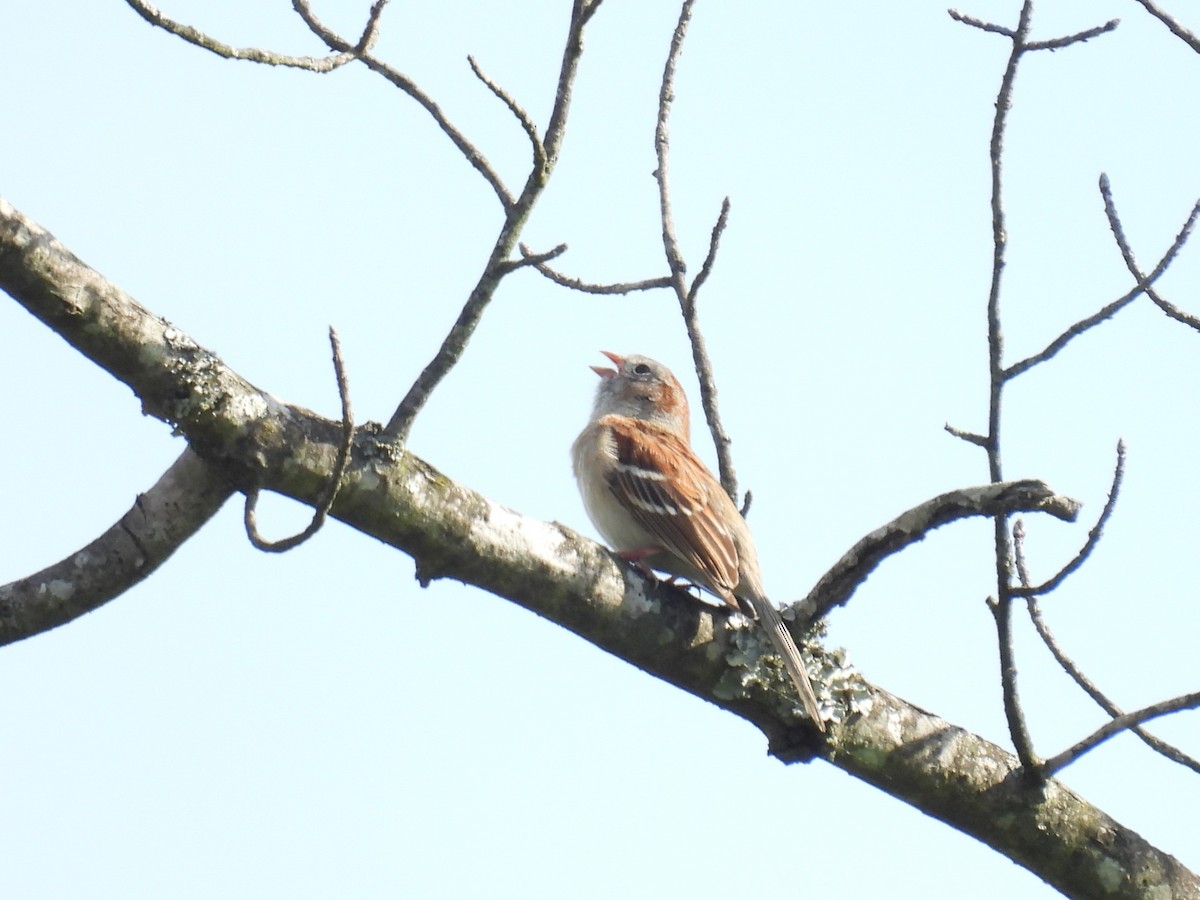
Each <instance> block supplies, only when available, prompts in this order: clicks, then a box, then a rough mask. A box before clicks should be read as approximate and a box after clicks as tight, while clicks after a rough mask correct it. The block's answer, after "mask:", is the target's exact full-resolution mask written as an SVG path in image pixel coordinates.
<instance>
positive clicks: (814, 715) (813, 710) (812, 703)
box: [754, 597, 825, 731]
mask: <svg viewBox="0 0 1200 900" xmlns="http://www.w3.org/2000/svg"><path fill="white" fill-rule="evenodd" d="M754 606H755V612H757V613H758V622H759V624H760V625H761V626H762V628H763V630H764V631H765V632H766V633H767V637H769V638H770V639H771V643H772V644H774V645H775V650H776V651H777V652H778V653H779V655H780V657H781V658H782V659H783V665H784V668H786V669H787V671H788V675H790V676H791V678H792V682H793V683H794V684H795V685H796V691H797V693H799V695H800V703H801V705H803V707H804V712H805V714H806V715H807V716H808V717H809V718H810V719H812V720H813V723H814V724H815V725H816V726H817V728H819V729H820V730H821V731H824V730H825V723H824V722H822V721H821V710H820V707H818V706H817V697H816V695H815V694H814V693H813V689H812V683H811V682H810V681H809V680H808V672H806V671H805V670H804V660H803V659H802V658H801V657H800V650H799V649H798V648H797V647H796V642H795V641H793V640H792V635H791V632H789V631H788V630H787V626H785V625H784V624H783V619H782V618H781V617H780V615H779V611H778V610H777V609H775V607H774V606H773V605H772V604H771V601H770V600H768V599H766V598H765V597H764V598H763V599H762V600H761V601H759V602H758V603H756V604H754Z"/></svg>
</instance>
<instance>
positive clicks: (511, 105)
mask: <svg viewBox="0 0 1200 900" xmlns="http://www.w3.org/2000/svg"><path fill="white" fill-rule="evenodd" d="M467 62H468V63H470V65H471V71H472V72H474V73H475V77H476V78H478V79H479V80H480V81H482V82H483V83H484V85H485V86H486V87H487V89H488V90H489V91H491V92H492V93H493V94H495V95H496V97H497V98H499V100H500V102H502V103H503V104H504V105H505V106H507V107H508V111H509V112H511V113H512V114H513V115H514V116H516V119H517V121H518V122H520V123H521V128H523V129H524V130H525V134H526V135H527V136H528V137H529V143H530V144H531V145H532V146H533V165H534V168H535V169H539V170H541V169H544V168H545V167H546V148H545V147H544V146H543V145H542V138H541V135H539V134H538V129H537V125H535V124H534V122H533V119H531V118H530V117H529V113H527V112H525V109H524V107H522V106H521V104H520V103H518V102H517V101H516V100H515V99H514V98H513V96H512V95H511V94H509V93H508V91H506V90H505V89H504V88H502V87H500V85H498V84H496V82H494V81H493V80H492V79H491V78H489V77H488V75H487V74H486V73H484V71H483V69H481V68H480V67H479V63H477V62H476V61H475V57H474V56H468V57H467Z"/></svg>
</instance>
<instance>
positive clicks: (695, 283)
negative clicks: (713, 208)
mask: <svg viewBox="0 0 1200 900" xmlns="http://www.w3.org/2000/svg"><path fill="white" fill-rule="evenodd" d="M728 224H729V198H728V197H726V198H725V199H724V200H722V201H721V212H720V214H719V215H718V216H717V223H716V224H715V225H713V229H712V234H711V235H710V236H709V239H708V255H707V256H705V257H704V263H703V265H701V266H700V273H699V274H698V275H697V276H696V277H695V278H693V279H692V286H691V287H690V288H688V292H687V301H686V303H687V306H686V308H685V310H684V315H685V316H686V315H690V314H691V313H692V312H693V311H694V309H695V306H696V294H697V293H698V292H699V290H700V288H701V287H703V285H704V282H706V281H708V276H709V275H711V274H712V269H713V264H714V263H715V262H716V261H717V248H718V247H719V246H720V245H721V235H723V234H724V233H725V226H726V225H728Z"/></svg>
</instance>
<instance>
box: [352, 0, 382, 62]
mask: <svg viewBox="0 0 1200 900" xmlns="http://www.w3.org/2000/svg"><path fill="white" fill-rule="evenodd" d="M387 5H388V0H375V2H374V3H372V4H371V11H370V13H368V14H367V24H366V26H365V27H364V28H363V33H362V35H361V36H360V37H359V39H358V43H357V44H355V46H354V50H355V52H356V53H357V54H362V53H366V52H367V51H368V50H370V49H371V48H372V47H374V46H375V41H377V40H378V39H379V22H380V19H382V17H383V8H384V7H385V6H387Z"/></svg>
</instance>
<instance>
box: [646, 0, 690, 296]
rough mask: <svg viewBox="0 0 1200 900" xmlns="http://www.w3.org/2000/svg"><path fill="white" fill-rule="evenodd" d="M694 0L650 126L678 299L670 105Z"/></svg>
mask: <svg viewBox="0 0 1200 900" xmlns="http://www.w3.org/2000/svg"><path fill="white" fill-rule="evenodd" d="M694 3H695V0H684V2H683V6H682V7H681V8H680V10H679V21H678V22H676V24H675V31H674V32H673V33H672V34H671V47H670V50H669V51H668V52H667V61H666V64H665V65H664V66H663V76H662V83H661V84H660V85H659V89H658V117H657V119H656V121H655V125H654V154H655V157H656V158H657V160H658V167H657V168H656V169H655V171H654V179H655V181H656V182H657V183H658V210H659V216H660V218H661V219H662V240H663V250H664V252H665V253H666V255H667V267H668V268H669V269H670V270H671V276H672V277H673V278H674V284H675V292H676V293H677V294H678V295H679V297H680V300H681V301H682V299H683V298H684V297H686V296H687V286H686V285H685V284H684V282H683V276H684V274H685V273H686V272H687V265H686V264H685V263H684V261H683V253H682V251H680V249H679V237H678V236H677V235H676V233H675V220H674V218H673V217H672V213H671V179H670V165H671V149H670V148H671V138H670V122H671V104H672V103H674V102H675V69H676V67H677V66H678V64H679V56H680V54H681V53H682V52H683V40H684V38H685V37H686V36H687V29H688V24H689V23H690V22H691V19H692V6H693V5H694Z"/></svg>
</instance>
